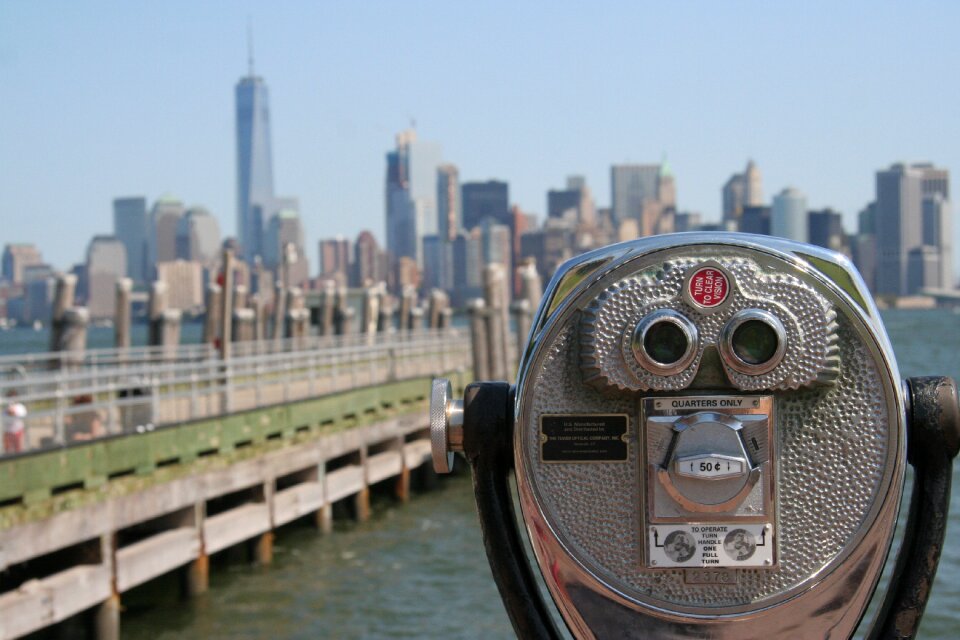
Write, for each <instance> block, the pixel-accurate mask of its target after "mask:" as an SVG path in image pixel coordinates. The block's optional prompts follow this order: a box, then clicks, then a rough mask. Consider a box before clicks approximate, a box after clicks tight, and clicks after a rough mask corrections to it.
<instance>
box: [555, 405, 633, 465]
mask: <svg viewBox="0 0 960 640" xmlns="http://www.w3.org/2000/svg"><path fill="white" fill-rule="evenodd" d="M629 424H630V423H629V418H628V416H627V414H625V413H621V414H611V415H591V414H586V415H543V416H540V442H541V446H540V459H541V460H542V461H543V462H625V461H626V460H627V442H626V435H627V426H628V425H629Z"/></svg>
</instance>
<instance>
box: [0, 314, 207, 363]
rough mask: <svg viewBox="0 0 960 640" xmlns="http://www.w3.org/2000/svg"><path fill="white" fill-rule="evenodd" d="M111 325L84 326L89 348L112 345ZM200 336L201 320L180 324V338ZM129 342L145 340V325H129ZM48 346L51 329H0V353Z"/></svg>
mask: <svg viewBox="0 0 960 640" xmlns="http://www.w3.org/2000/svg"><path fill="white" fill-rule="evenodd" d="M113 335H114V334H113V327H102V326H91V327H89V328H88V329H87V348H88V349H108V348H111V347H113V344H114V340H113ZM202 339H203V322H202V321H196V320H191V321H187V322H184V323H183V324H181V325H180V342H182V343H184V344H199V342H200V341H201V340H202ZM130 343H131V345H132V346H134V347H142V346H146V344H147V325H146V324H144V323H137V324H134V325H132V326H131V327H130ZM49 348H50V330H49V329H48V328H46V327H44V328H42V329H40V330H38V331H35V330H34V329H33V328H32V327H15V328H13V329H8V330H6V331H0V355H7V354H20V353H36V352H42V351H47V350H48V349H49Z"/></svg>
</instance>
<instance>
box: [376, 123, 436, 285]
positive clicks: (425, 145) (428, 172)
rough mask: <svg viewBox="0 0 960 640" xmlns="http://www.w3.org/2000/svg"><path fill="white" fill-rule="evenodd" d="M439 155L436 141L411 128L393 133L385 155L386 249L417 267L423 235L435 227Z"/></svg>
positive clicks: (396, 257)
mask: <svg viewBox="0 0 960 640" xmlns="http://www.w3.org/2000/svg"><path fill="white" fill-rule="evenodd" d="M440 158H441V149H440V145H439V144H436V143H434V142H428V141H426V140H418V139H417V133H416V131H414V130H413V129H408V130H406V131H402V132H400V133H399V134H397V137H396V148H395V149H394V150H393V151H390V152H388V153H387V157H386V160H387V175H386V193H385V196H386V227H387V228H386V231H387V250H388V251H389V252H390V253H391V254H392V255H393V257H394V259H399V258H402V257H408V258H411V259H413V261H414V263H415V264H416V265H417V267H418V271H419V269H420V268H421V267H422V266H423V237H424V236H425V235H431V234H436V233H437V230H438V228H439V224H438V220H437V217H438V216H437V182H438V180H437V173H438V172H437V168H438V167H439V165H440ZM406 271H407V272H408V273H409V271H410V269H409V267H407V268H406Z"/></svg>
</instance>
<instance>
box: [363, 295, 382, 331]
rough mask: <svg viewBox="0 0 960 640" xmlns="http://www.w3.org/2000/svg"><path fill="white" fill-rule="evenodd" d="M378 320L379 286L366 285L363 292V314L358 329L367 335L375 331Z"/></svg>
mask: <svg viewBox="0 0 960 640" xmlns="http://www.w3.org/2000/svg"><path fill="white" fill-rule="evenodd" d="M379 320H380V288H379V287H376V286H371V287H367V288H366V289H365V290H364V292H363V316H362V317H361V319H360V331H361V333H363V334H365V335H366V336H368V337H373V335H374V334H375V333H376V332H377V325H378V323H379Z"/></svg>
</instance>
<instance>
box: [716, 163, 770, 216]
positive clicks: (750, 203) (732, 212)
mask: <svg viewBox="0 0 960 640" xmlns="http://www.w3.org/2000/svg"><path fill="white" fill-rule="evenodd" d="M722 196H723V221H724V222H731V221H733V222H736V223H739V221H740V216H741V214H742V213H743V210H744V208H745V207H760V206H763V178H762V176H761V175H760V169H758V168H757V165H756V164H754V162H753V160H749V161H747V167H746V169H744V171H743V173H735V174H733V175H732V176H730V179H729V180H727V182H726V183H725V184H724V185H723V192H722Z"/></svg>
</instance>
